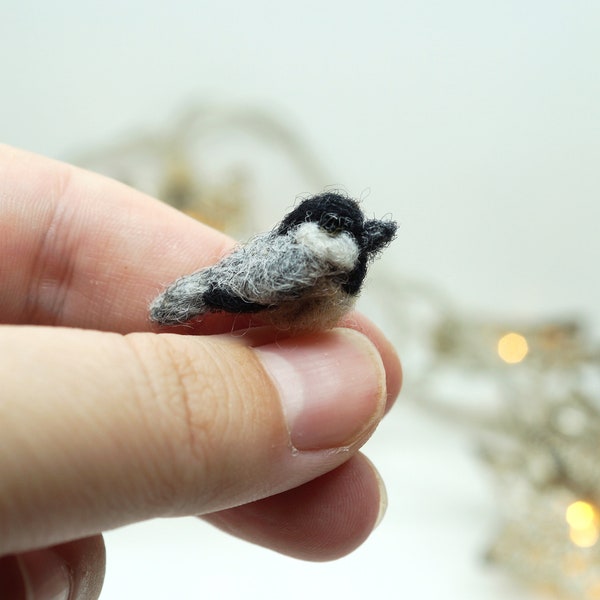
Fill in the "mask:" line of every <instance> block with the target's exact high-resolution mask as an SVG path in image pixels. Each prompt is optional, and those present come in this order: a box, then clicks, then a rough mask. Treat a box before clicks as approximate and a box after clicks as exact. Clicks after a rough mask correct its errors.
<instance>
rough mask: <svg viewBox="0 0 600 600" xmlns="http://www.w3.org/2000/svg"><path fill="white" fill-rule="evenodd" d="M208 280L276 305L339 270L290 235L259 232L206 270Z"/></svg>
mask: <svg viewBox="0 0 600 600" xmlns="http://www.w3.org/2000/svg"><path fill="white" fill-rule="evenodd" d="M208 271H210V273H207V275H208V281H210V283H211V284H212V285H216V286H217V287H219V288H220V289H222V290H224V291H226V292H227V293H229V294H231V295H234V296H237V297H239V298H242V299H244V300H246V301H248V302H256V303H259V304H265V305H278V304H280V303H281V302H285V301H287V300H291V299H293V298H297V297H299V296H302V295H303V294H304V293H305V292H307V291H308V290H310V289H311V288H314V287H315V286H317V285H318V284H319V282H320V281H321V280H322V279H323V277H331V276H335V275H338V274H341V273H342V271H340V270H339V269H337V268H336V267H334V266H333V265H331V264H330V263H329V262H326V261H324V260H322V259H319V257H317V256H315V254H314V253H313V252H311V251H310V250H309V249H308V248H307V247H306V246H304V245H303V244H299V243H298V242H296V240H295V239H294V238H293V237H292V236H291V235H278V234H276V233H274V232H269V233H266V234H261V235H258V236H256V237H254V238H252V239H251V240H249V241H248V243H247V244H245V245H243V246H239V247H238V248H236V249H235V250H234V251H233V252H232V253H231V254H230V255H229V256H227V257H225V258H224V259H223V260H222V261H220V262H219V263H217V264H216V265H215V266H214V267H210V268H209V269H208Z"/></svg>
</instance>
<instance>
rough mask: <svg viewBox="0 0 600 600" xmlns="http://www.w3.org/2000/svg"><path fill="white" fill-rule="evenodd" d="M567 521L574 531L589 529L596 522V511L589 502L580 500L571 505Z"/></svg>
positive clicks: (568, 508) (566, 515) (566, 516)
mask: <svg viewBox="0 0 600 600" xmlns="http://www.w3.org/2000/svg"><path fill="white" fill-rule="evenodd" d="M565 519H566V521H567V523H568V524H569V525H570V526H571V527H573V529H588V528H589V527H590V526H592V525H594V523H595V521H596V511H595V510H594V507H593V506H592V505H591V504H589V503H588V502H584V501H583V500H578V501H577V502H573V503H572V504H569V506H568V507H567V510H566V512H565Z"/></svg>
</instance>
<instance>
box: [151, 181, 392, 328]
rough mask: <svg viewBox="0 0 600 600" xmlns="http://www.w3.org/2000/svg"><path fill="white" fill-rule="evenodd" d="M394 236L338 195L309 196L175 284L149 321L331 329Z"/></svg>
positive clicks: (389, 223)
mask: <svg viewBox="0 0 600 600" xmlns="http://www.w3.org/2000/svg"><path fill="white" fill-rule="evenodd" d="M396 229H397V225H396V223H395V222H394V221H380V220H377V219H372V220H366V219H365V216H364V214H363V212H362V210H361V209H360V207H359V205H358V203H357V202H356V201H354V200H352V199H350V198H347V197H346V196H343V195H341V194H338V193H329V192H328V193H323V194H319V195H317V196H313V197H311V198H308V199H306V200H304V201H302V202H301V203H300V204H299V205H298V206H297V207H296V208H295V209H293V210H292V211H291V212H290V213H289V214H287V215H286V216H285V217H284V219H283V221H282V222H281V223H280V224H279V225H278V226H277V227H275V228H274V229H273V230H272V231H270V232H268V233H263V234H259V235H257V236H255V237H253V238H251V239H250V240H249V241H248V242H246V243H245V244H242V245H239V246H237V247H236V248H235V249H234V250H233V251H232V252H231V253H230V254H228V255H227V256H225V257H224V258H222V259H221V260H220V261H219V262H217V263H216V264H215V265H213V266H211V267H206V268H204V269H202V270H200V271H197V272H196V273H192V274H190V275H185V276H183V277H181V278H180V279H178V280H176V281H175V282H174V283H172V284H171V285H170V286H169V287H167V288H166V290H164V291H163V292H162V293H161V294H160V295H159V296H158V297H157V298H156V299H155V300H154V301H153V302H152V304H151V305H150V318H151V320H152V321H155V322H156V323H158V324H161V325H176V324H182V323H187V322H188V321H190V320H192V319H195V318H197V317H199V316H202V315H204V314H206V313H211V312H229V313H234V314H243V313H246V314H247V313H260V317H259V318H260V320H261V321H262V322H264V323H267V324H271V325H274V326H275V327H276V328H278V329H283V330H291V331H315V330H319V329H327V328H330V327H333V326H334V325H335V324H336V323H337V322H338V321H339V320H340V318H341V317H342V316H343V315H344V314H345V313H346V312H347V311H348V310H350V309H351V308H352V306H353V304H354V302H355V300H356V298H357V296H358V294H359V292H360V289H361V286H362V283H363V281H364V279H365V276H366V274H367V267H368V265H369V263H370V262H371V261H372V260H373V258H374V257H375V256H376V255H377V254H378V253H379V252H380V251H381V250H383V248H385V246H387V245H388V244H389V243H390V242H391V241H392V239H393V238H394V236H395V234H396Z"/></svg>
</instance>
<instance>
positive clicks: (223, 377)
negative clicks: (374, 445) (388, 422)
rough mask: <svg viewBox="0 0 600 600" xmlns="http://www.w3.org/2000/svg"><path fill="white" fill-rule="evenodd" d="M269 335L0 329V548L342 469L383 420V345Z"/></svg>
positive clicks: (196, 507)
mask: <svg viewBox="0 0 600 600" xmlns="http://www.w3.org/2000/svg"><path fill="white" fill-rule="evenodd" d="M261 335H264V332H263V333H260V331H259V332H255V333H249V334H248V335H247V336H244V337H237V338H236V337H234V336H232V335H229V336H210V337H192V336H178V335H172V334H162V335H156V334H151V333H136V334H130V335H127V336H121V335H117V334H112V333H104V332H96V331H85V330H75V329H62V328H46V327H13V326H5V327H2V328H0V381H2V382H3V389H2V392H1V399H0V439H1V440H2V445H3V452H2V455H1V457H0V481H2V488H3V491H2V496H1V497H0V532H1V535H0V555H2V554H5V553H9V552H18V551H23V550H27V549H31V548H35V547H41V546H48V545H51V544H56V543H59V542H61V541H64V540H68V539H75V538H80V537H83V536H87V535H90V534H92V533H95V532H98V531H102V530H104V529H108V528H112V527H116V526H119V525H123V524H125V523H130V522H133V521H137V520H142V519H146V518H151V517H156V516H172V515H183V514H206V513H209V512H214V511H217V510H222V509H225V508H228V507H231V506H235V505H238V504H242V503H246V502H250V501H253V500H256V499H259V498H262V497H266V496H269V495H272V494H276V493H279V492H281V491H285V490H288V489H291V488H293V487H296V486H298V485H300V484H302V483H304V482H306V481H309V480H312V479H314V478H315V477H318V476H319V475H321V474H323V473H326V472H328V471H330V470H332V469H334V468H335V467H337V466H339V465H340V464H342V463H343V462H344V461H346V460H347V459H348V458H349V457H350V456H351V455H352V454H354V453H355V452H356V450H357V449H358V447H359V446H360V445H361V444H362V443H363V442H364V441H365V440H366V438H367V437H368V436H369V435H370V433H371V432H372V430H373V429H374V428H375V426H376V424H377V422H378V421H379V419H380V417H381V415H382V414H383V411H384V407H385V395H386V394H385V372H384V369H383V366H382V361H381V357H380V355H379V353H378V352H377V350H376V349H375V346H373V345H372V343H371V342H370V341H369V340H368V339H367V338H366V337H365V336H363V335H361V334H359V333H357V332H355V331H351V330H348V329H336V330H333V331H330V332H325V333H320V334H314V335H310V336H305V337H297V338H289V339H286V340H283V341H275V342H273V341H272V340H270V339H268V338H267V339H266V340H260V339H259V338H260V336H261ZM332 449H333V450H336V449H343V450H346V451H345V452H336V451H332Z"/></svg>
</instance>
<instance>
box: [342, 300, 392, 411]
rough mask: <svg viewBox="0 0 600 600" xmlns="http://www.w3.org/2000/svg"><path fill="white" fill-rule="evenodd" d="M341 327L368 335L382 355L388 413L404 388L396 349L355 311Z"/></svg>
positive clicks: (369, 321)
mask: <svg viewBox="0 0 600 600" xmlns="http://www.w3.org/2000/svg"><path fill="white" fill-rule="evenodd" d="M340 327H347V328H348V329H354V330H355V331H358V332H360V333H362V334H364V335H366V336H367V337H368V338H369V339H370V340H371V342H372V343H373V344H374V345H375V347H376V348H377V350H378V352H379V354H380V355H381V360H382V361H383V366H384V369H385V374H386V389H387V401H386V408H385V412H386V413H387V412H388V411H389V410H390V409H391V408H392V406H393V405H394V403H395V401H396V398H397V397H398V395H399V394H400V390H401V388H402V380H403V373H402V363H401V362H400V357H399V356H398V353H397V351H396V348H395V347H394V345H393V344H392V342H391V341H390V340H389V339H388V337H387V336H386V335H385V333H384V332H383V331H382V330H381V329H379V327H377V325H375V323H373V322H372V321H371V320H370V319H369V318H368V317H366V316H365V315H363V314H361V313H359V312H356V311H355V312H352V313H350V314H348V315H346V317H344V319H343V320H342V322H341V323H340Z"/></svg>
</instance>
